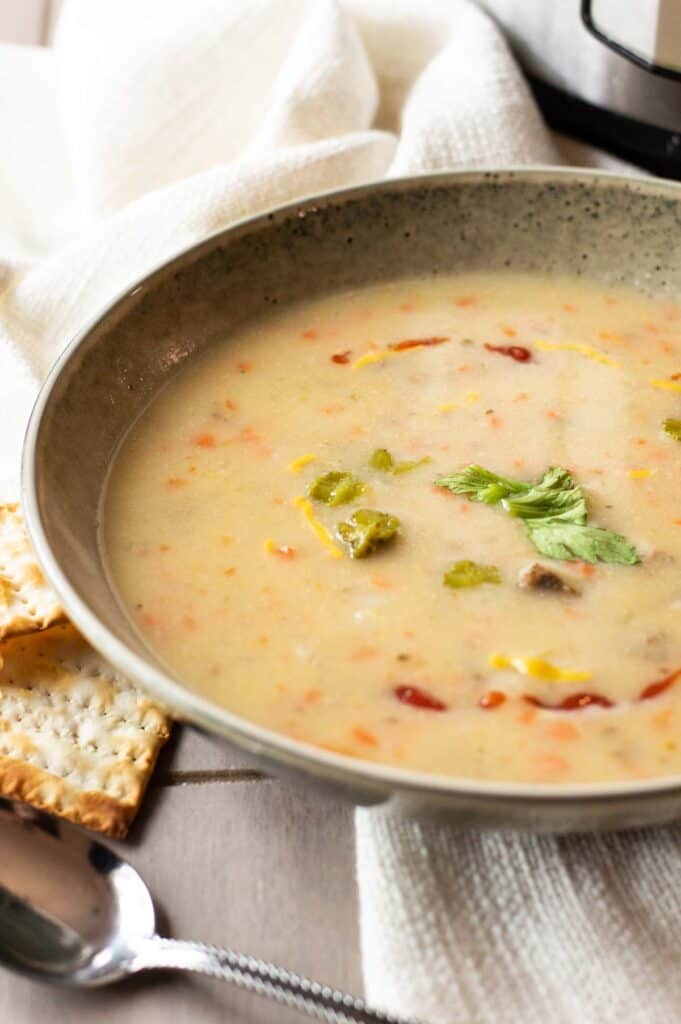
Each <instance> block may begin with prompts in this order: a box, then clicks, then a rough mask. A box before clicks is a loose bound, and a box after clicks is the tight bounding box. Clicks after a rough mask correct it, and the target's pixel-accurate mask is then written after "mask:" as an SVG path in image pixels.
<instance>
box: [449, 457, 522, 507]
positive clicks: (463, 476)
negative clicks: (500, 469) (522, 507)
mask: <svg viewBox="0 0 681 1024" xmlns="http://www.w3.org/2000/svg"><path fill="white" fill-rule="evenodd" d="M435 485H436V486H437V487H446V488H448V490H450V491H452V492H453V493H454V494H463V495H465V496H466V497H467V498H470V500H471V501H483V502H485V504H486V505H497V504H498V503H499V502H500V501H501V500H502V498H506V497H508V495H509V494H524V493H525V492H526V491H529V490H530V488H531V486H532V485H531V484H526V483H524V482H523V481H522V480H511V479H510V478H509V477H504V476H499V475H498V474H497V473H491V472H490V470H489V469H483V467H482V466H475V465H473V466H466V468H465V469H462V470H461V471H460V472H459V473H452V475H451V476H441V477H440V478H439V479H438V480H436V481H435Z"/></svg>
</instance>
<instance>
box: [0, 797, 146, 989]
mask: <svg viewBox="0 0 681 1024" xmlns="http://www.w3.org/2000/svg"><path fill="white" fill-rule="evenodd" d="M0 921H1V922H2V938H1V939H0V961H2V962H4V963H5V964H7V966H9V967H13V968H15V969H16V970H19V971H21V972H22V973H23V974H27V975H29V976H31V977H34V978H39V979H40V980H46V981H53V982H61V983H65V984H73V985H85V986H91V985H101V984H105V983H106V982H109V981H114V980H116V979H117V978H120V977H122V976H123V975H124V974H127V973H129V972H130V964H131V960H132V959H133V957H134V948H135V944H136V943H138V942H139V940H140V939H150V938H151V937H152V936H153V935H154V933H155V927H156V922H155V914H154V904H153V901H152V899H151V896H150V894H149V890H148V889H147V887H146V885H145V884H144V882H143V881H142V879H141V878H140V876H139V875H138V874H137V872H136V871H135V870H134V868H132V867H131V866H130V865H129V864H126V863H125V861H122V860H121V859H120V858H119V857H117V856H116V854H114V853H113V852H112V851H111V850H109V849H108V848H107V847H105V846H103V845H101V844H99V843H96V842H93V841H92V840H91V839H90V838H89V836H88V835H87V834H86V833H85V832H81V831H80V829H77V828H75V827H74V828H71V827H69V826H68V825H65V824H64V823H61V822H57V821H56V820H55V819H54V818H53V817H51V816H50V815H48V814H44V813H42V812H40V811H35V810H33V809H31V808H28V807H25V806H24V805H21V804H13V803H11V802H10V801H8V800H0Z"/></svg>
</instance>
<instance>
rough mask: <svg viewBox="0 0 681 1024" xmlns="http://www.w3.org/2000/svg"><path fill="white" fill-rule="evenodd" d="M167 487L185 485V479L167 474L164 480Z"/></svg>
mask: <svg viewBox="0 0 681 1024" xmlns="http://www.w3.org/2000/svg"><path fill="white" fill-rule="evenodd" d="M166 483H167V484H168V487H186V486H187V481H186V480H183V479H182V477H181V476H169V477H168V479H167V480H166Z"/></svg>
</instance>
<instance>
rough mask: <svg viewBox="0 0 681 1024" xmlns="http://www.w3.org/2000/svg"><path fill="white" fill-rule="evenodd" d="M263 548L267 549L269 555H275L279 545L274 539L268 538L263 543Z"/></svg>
mask: <svg viewBox="0 0 681 1024" xmlns="http://www.w3.org/2000/svg"><path fill="white" fill-rule="evenodd" d="M263 550H264V551H266V552H267V554H268V555H273V554H274V552H275V551H276V550H277V545H276V544H275V543H274V541H273V540H271V539H270V538H268V539H267V540H266V541H265V543H264V544H263Z"/></svg>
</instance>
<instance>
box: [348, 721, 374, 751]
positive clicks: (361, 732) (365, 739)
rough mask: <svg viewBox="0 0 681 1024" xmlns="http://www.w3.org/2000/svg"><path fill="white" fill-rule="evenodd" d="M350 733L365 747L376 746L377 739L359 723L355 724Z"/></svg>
mask: <svg viewBox="0 0 681 1024" xmlns="http://www.w3.org/2000/svg"><path fill="white" fill-rule="evenodd" d="M352 735H353V736H354V737H355V739H356V740H358V742H359V743H365V744H366V746H367V747H377V746H378V740H377V739H376V737H375V736H374V734H373V733H372V732H369V730H368V729H364V728H363V727H362V726H361V725H356V726H355V727H354V729H353V730H352Z"/></svg>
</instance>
